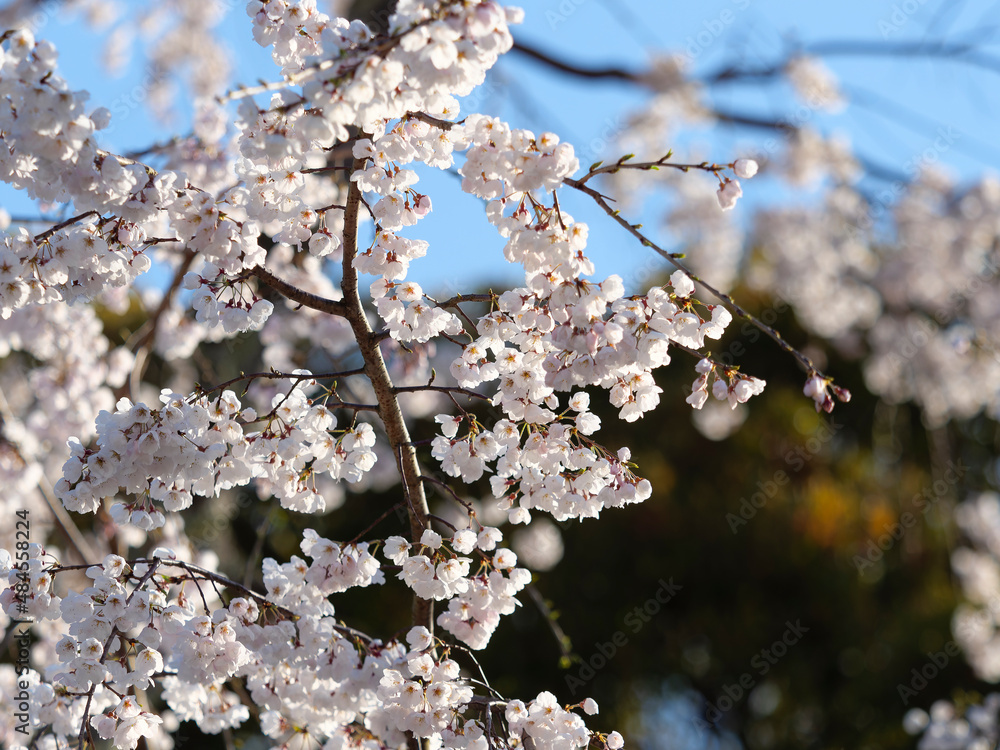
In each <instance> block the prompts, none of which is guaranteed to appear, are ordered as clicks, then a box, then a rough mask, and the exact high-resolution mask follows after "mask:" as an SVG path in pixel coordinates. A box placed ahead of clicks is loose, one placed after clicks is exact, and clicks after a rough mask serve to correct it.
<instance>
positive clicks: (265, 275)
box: [246, 266, 347, 318]
mask: <svg viewBox="0 0 1000 750" xmlns="http://www.w3.org/2000/svg"><path fill="white" fill-rule="evenodd" d="M246 273H247V274H248V275H250V276H256V277H257V278H258V279H260V280H261V281H262V282H263V283H265V284H267V286H269V287H271V288H272V289H273V290H274V291H276V292H278V293H279V294H280V295H281V296H282V297H285V298H287V299H290V300H292V302H298V303H299V304H300V305H302V306H303V307H309V308H311V309H313V310H319V311H320V312H324V313H326V314H328V315H338V316H340V317H342V318H343V317H347V306H346V305H345V304H344V302H342V301H340V300H333V299H327V298H326V297H320V296H319V295H318V294H312V293H311V292H306V291H304V290H302V289H299V288H298V287H297V286H292V285H291V284H289V283H288V282H287V281H285V280H283V279H279V278H278V277H277V276H275V275H274V274H273V273H271V272H270V271H268V270H267V269H266V268H264V267H263V266H255V267H254V268H251V269H249V270H248V271H247V272H246Z"/></svg>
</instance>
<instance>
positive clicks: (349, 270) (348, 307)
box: [341, 159, 434, 633]
mask: <svg viewBox="0 0 1000 750" xmlns="http://www.w3.org/2000/svg"><path fill="white" fill-rule="evenodd" d="M364 166H365V160H364V159H355V161H354V168H353V171H355V172H357V171H359V170H361V169H364ZM360 207H361V190H360V189H359V188H358V185H357V183H356V182H351V186H350V189H349V190H348V193H347V207H346V208H345V210H344V261H343V277H342V280H341V289H342V291H343V293H344V302H343V305H344V313H343V315H344V317H345V318H347V321H348V322H349V323H350V325H351V330H353V331H354V338H355V340H356V341H357V342H358V348H359V349H360V351H361V356H362V359H363V360H364V363H365V373H366V374H367V375H368V378H369V380H370V381H371V384H372V389H373V390H374V391H375V398H376V400H377V401H378V405H379V416H380V417H381V418H382V423H383V424H384V425H385V431H386V435H387V436H388V438H389V445H390V447H391V449H392V453H393V455H394V456H395V457H396V461H397V465H398V468H399V473H400V476H401V477H402V479H403V491H404V493H405V495H406V501H407V506H408V507H409V515H410V536H411V538H412V539H413V541H414V543H417V542H419V541H420V537H421V536H422V535H423V533H424V529H427V528H429V521H428V518H427V516H428V513H429V510H428V507H427V497H426V495H425V494H424V485H423V483H422V482H421V473H420V465H419V463H418V462H417V452H416V450H415V449H414V447H413V446H412V445H411V443H410V433H409V431H408V430H407V427H406V421H405V420H404V418H403V412H402V410H401V409H400V407H399V400H398V398H397V391H396V389H395V387H394V386H393V384H392V378H391V377H390V376H389V370H388V369H387V368H386V365H385V359H383V357H382V350H381V349H379V345H378V339H377V337H376V336H375V334H374V333H373V332H372V328H371V326H370V325H369V324H368V317H367V316H366V315H365V310H364V307H363V306H362V304H361V295H360V294H359V292H358V272H357V269H355V268H354V259H355V257H357V254H358V219H359V216H358V214H359V209H360ZM413 623H414V625H423V626H424V627H425V628H427V629H428V630H429V631H430V632H431V633H433V632H434V610H433V607H432V604H431V602H430V601H428V600H426V599H422V598H421V597H419V596H414V600H413Z"/></svg>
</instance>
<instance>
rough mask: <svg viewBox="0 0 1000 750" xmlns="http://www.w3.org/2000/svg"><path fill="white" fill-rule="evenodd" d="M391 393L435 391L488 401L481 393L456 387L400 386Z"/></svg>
mask: <svg viewBox="0 0 1000 750" xmlns="http://www.w3.org/2000/svg"><path fill="white" fill-rule="evenodd" d="M392 390H393V393H419V392H420V391H437V392H438V393H461V394H462V395H464V396H468V397H469V398H481V399H483V400H484V401H489V400H490V397H489V396H486V395H484V394H482V393H477V392H476V391H471V390H469V389H468V388H462V387H460V386H457V385H430V384H429V383H428V384H427V385H401V386H396V387H395V388H393V389H392Z"/></svg>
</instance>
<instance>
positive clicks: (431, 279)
mask: <svg viewBox="0 0 1000 750" xmlns="http://www.w3.org/2000/svg"><path fill="white" fill-rule="evenodd" d="M524 7H525V10H526V22H525V24H524V26H523V27H521V28H520V29H518V30H517V31H516V35H517V36H518V38H520V39H522V40H524V41H525V42H527V43H530V44H531V45H533V46H536V47H541V48H544V49H545V50H547V51H549V52H551V53H552V54H554V55H557V56H559V57H562V58H565V59H566V60H569V61H572V62H575V63H579V64H580V65H584V66H599V65H617V66H620V67H624V68H626V69H631V70H642V69H643V68H644V67H645V66H646V65H647V62H648V59H649V53H650V52H651V51H654V50H678V51H682V50H685V49H686V50H688V51H689V52H693V53H694V54H695V55H696V57H695V66H694V71H695V72H696V73H698V72H705V71H710V70H715V69H717V68H718V67H719V66H721V65H723V64H725V63H728V62H738V61H749V62H751V63H760V64H767V63H769V62H774V61H778V60H780V59H782V57H783V52H784V51H785V50H788V49H790V48H794V47H795V46H797V45H799V44H802V45H809V44H814V43H820V42H827V41H834V40H836V41H843V40H857V41H864V40H867V41H871V42H883V41H884V42H887V43H900V42H920V41H924V42H926V41H927V40H929V39H933V40H938V39H946V40H948V41H949V42H954V43H958V42H967V43H975V44H976V45H977V48H978V49H979V51H980V53H981V54H982V55H983V56H987V57H989V56H995V57H996V59H997V60H1000V45H998V44H996V43H995V39H996V38H997V32H996V29H997V24H998V23H1000V3H995V2H992V0H968V1H963V0H924V1H923V2H922V1H921V0H893V1H891V2H887V1H881V0H842V1H841V2H838V3H812V2H810V3H803V2H801V1H799V2H795V1H794V0H706V1H704V2H700V3H698V4H694V3H681V2H640V1H639V0H543V1H541V2H529V3H526V4H525V6H524ZM249 30H250V22H249V19H248V18H246V16H245V15H244V12H243V8H242V3H236V7H235V9H234V10H233V11H231V12H230V16H229V18H228V19H227V20H226V22H225V24H224V25H223V27H222V28H221V30H220V33H222V34H223V36H224V37H225V39H226V40H227V42H228V44H229V45H230V46H231V47H232V48H233V49H234V50H235V51H236V53H237V54H238V56H239V58H238V59H239V63H238V65H237V70H238V80H239V81H240V82H244V83H253V82H255V81H256V80H257V79H259V78H266V79H273V78H275V73H276V71H275V69H274V68H273V66H272V65H271V63H270V59H269V55H268V53H267V52H265V51H264V50H262V49H260V48H259V47H258V46H257V45H256V44H254V43H253V42H252V41H251V40H250V36H249ZM36 33H37V36H39V37H43V38H48V39H51V40H52V41H54V42H55V43H56V44H57V46H58V48H59V49H60V53H61V58H60V70H61V73H62V75H63V76H64V77H65V78H67V79H68V80H69V82H70V85H71V86H73V87H74V88H87V89H88V90H90V92H91V95H92V99H91V101H92V103H93V104H94V106H98V105H104V106H110V104H111V103H112V102H115V101H116V99H117V100H119V101H120V97H122V96H124V95H127V94H128V92H130V91H132V90H133V89H134V88H135V87H136V86H137V84H139V83H140V82H141V80H142V77H143V74H144V70H143V66H142V64H141V58H137V59H136V61H135V65H134V66H133V67H132V69H131V70H130V71H129V72H128V73H127V74H126V75H125V76H124V77H121V78H114V77H110V76H108V75H107V73H106V72H105V71H104V70H103V69H102V68H101V66H100V63H99V61H98V59H99V57H100V46H101V45H100V43H99V42H98V41H97V40H96V38H95V35H94V34H93V33H91V32H90V31H89V30H88V29H86V28H85V27H84V26H83V25H82V24H81V23H80V21H79V20H78V19H75V18H72V19H67V18H65V17H63V16H62V15H61V14H59V13H56V14H54V15H53V16H52V17H51V18H50V19H49V20H48V21H47V22H46V23H44V24H43V25H42V26H41V28H40V29H39V30H38V31H37V32H36ZM826 60H827V64H828V66H829V67H830V68H831V69H832V70H833V71H834V72H835V74H836V75H837V76H838V78H839V79H840V81H841V83H842V85H843V88H844V90H845V91H846V93H847V94H848V96H849V97H850V98H851V99H852V103H851V104H850V106H849V107H848V108H847V109H846V110H845V111H844V112H842V113H841V114H839V115H837V116H834V117H823V118H819V119H817V120H816V124H817V126H818V127H819V128H820V129H821V130H823V131H824V132H827V133H832V132H836V133H841V134H843V135H845V136H847V137H848V138H849V139H850V140H851V142H852V143H853V144H854V145H855V147H856V149H857V151H858V152H859V153H860V154H861V155H863V156H864V157H865V158H867V159H870V160H871V161H873V162H876V163H878V164H879V165H881V166H883V167H885V168H886V169H888V170H895V171H900V172H902V171H904V170H905V168H906V165H907V163H908V162H909V161H910V160H912V159H913V158H914V157H916V156H918V155H919V154H920V153H921V152H922V151H923V150H924V149H925V148H927V147H928V146H929V145H931V144H932V143H933V141H934V139H935V137H936V136H937V133H938V132H939V129H940V128H949V127H950V128H951V129H952V130H951V131H949V132H950V133H952V134H953V135H955V134H957V137H956V138H955V139H954V146H953V147H952V148H950V149H949V150H948V151H947V152H946V153H945V154H943V155H942V162H943V163H944V164H945V165H946V166H947V167H948V168H950V169H951V170H952V171H953V172H954V173H955V174H956V175H958V176H959V177H960V178H962V179H973V178H974V177H975V176H976V175H978V174H980V173H982V172H983V171H984V170H989V171H993V172H997V171H1000V143H997V139H996V134H997V133H998V132H1000V130H998V128H997V125H996V123H997V114H998V109H1000V64H997V67H996V68H995V69H992V70H991V69H987V67H984V66H977V65H974V64H969V63H960V62H956V61H948V60H943V59H935V58H930V57H925V56H906V57H902V56H872V55H839V56H834V57H829V58H826ZM984 65H985V66H988V65H989V63H988V62H987V63H985V64H984ZM493 81H494V88H493V93H492V94H490V95H488V96H486V97H483V98H481V100H480V102H481V103H480V107H481V109H482V110H483V111H487V112H490V113H493V114H500V115H501V116H503V117H505V118H506V119H508V120H509V121H510V122H511V123H512V124H513V125H515V126H518V127H526V128H529V129H532V130H534V131H536V132H541V131H542V130H552V131H555V132H557V133H559V134H560V135H561V136H562V138H563V139H564V140H568V141H571V142H573V143H575V144H578V151H582V152H587V153H589V152H590V150H591V149H590V146H589V144H591V143H592V142H594V141H595V139H597V140H600V139H601V134H602V131H605V130H606V129H607V128H608V123H609V122H611V123H614V122H616V121H618V118H619V117H620V116H621V115H622V114H624V113H626V112H627V111H628V110H629V109H632V108H634V107H636V106H638V105H639V103H640V102H641V101H642V98H643V97H644V96H645V92H644V91H642V90H638V89H636V88H634V87H630V86H628V85H627V84H623V83H621V82H607V81H596V82H594V81H581V80H579V79H573V78H568V77H566V76H564V75H560V74H554V73H552V72H550V71H549V70H547V69H545V68H543V67H542V66H540V65H539V64H537V63H534V62H531V61H528V60H525V59H524V58H522V57H518V56H516V55H515V54H513V53H512V54H510V55H508V56H506V57H505V58H504V59H503V60H502V61H501V63H500V65H499V66H498V67H497V69H496V75H495V77H494V79H493ZM715 101H716V102H717V103H718V104H720V105H726V106H727V107H729V108H730V109H740V110H741V111H744V112H747V113H749V114H755V115H760V116H764V117H767V116H775V117H780V116H782V114H783V113H785V112H787V111H788V109H787V108H788V107H789V105H790V102H791V100H790V97H789V93H788V90H787V88H782V87H774V86H766V87H757V88H750V87H739V89H736V88H730V89H727V90H725V91H720V92H719V93H718V96H717V98H716V100H715ZM187 115H188V113H187V112H184V111H178V113H177V117H176V120H177V122H176V123H175V125H176V127H175V128H170V127H165V126H164V124H163V123H160V122H158V121H156V120H154V119H152V118H151V117H149V116H148V114H147V113H146V112H144V111H143V110H136V111H135V112H133V113H132V114H130V115H129V117H127V118H126V119H125V121H124V122H121V123H120V124H118V125H117V127H116V129H115V132H114V134H113V135H114V143H112V144H110V145H111V146H112V147H114V148H116V149H118V150H121V151H125V150H129V149H132V148H136V147H141V146H144V145H147V144H149V143H152V142H155V141H157V140H160V139H163V138H165V137H168V136H169V135H170V134H171V133H172V132H176V131H177V130H181V131H183V130H184V129H185V125H184V120H185V119H186V117H187ZM736 136H738V138H736ZM766 137H767V136H766V135H765V134H764V133H761V132H759V131H758V132H754V131H742V132H740V133H735V132H733V131H728V132H727V131H720V132H717V133H711V134H708V135H707V136H703V137H702V140H701V143H702V144H703V145H704V146H705V147H707V149H708V151H709V153H711V155H712V158H713V159H714V160H717V161H729V160H731V159H732V158H735V157H736V156H739V154H740V151H739V149H740V148H741V147H742V146H746V147H748V148H750V149H752V148H753V147H754V143H755V141H756V142H760V141H763V139H765V138H766ZM671 145H673V144H664V151H666V149H667V148H669V147H670V146H671ZM617 155H618V154H608V156H610V157H611V158H614V157H615V156H617ZM594 158H600V155H597V156H595V157H594ZM589 161H590V160H589V159H588V163H589ZM584 166H586V164H585V165H584ZM425 187H426V188H427V192H429V193H430V194H431V196H432V198H433V199H434V201H435V206H436V210H435V213H434V214H432V216H431V217H429V218H428V219H426V220H425V221H424V222H423V223H422V224H421V225H419V226H418V227H416V228H414V229H415V231H414V234H415V235H417V236H421V237H424V238H425V239H428V240H429V241H430V242H431V250H430V252H429V254H428V257H427V258H426V259H423V260H421V261H418V262H416V263H415V264H414V265H413V270H412V272H411V278H415V279H416V280H418V281H420V282H421V283H423V284H424V286H425V288H427V289H429V290H432V291H434V290H436V291H438V292H439V293H445V292H447V291H450V290H456V291H457V290H458V289H465V290H468V283H469V281H470V280H472V281H475V282H485V281H487V280H493V281H494V283H497V282H499V283H503V282H505V281H506V282H514V283H517V282H518V281H519V280H520V278H519V276H518V274H517V273H516V270H515V269H513V268H511V267H509V266H508V265H507V264H506V263H505V262H504V261H503V258H502V254H501V247H502V243H501V241H500V239H499V238H498V237H497V236H496V235H495V233H494V232H493V230H492V229H491V228H490V227H489V226H488V225H487V224H486V223H485V220H483V219H482V209H481V206H480V204H479V202H478V201H476V200H473V199H470V198H467V197H463V196H461V195H460V193H459V191H458V189H457V181H456V180H455V178H454V177H451V176H449V175H437V176H436V177H434V178H433V179H431V177H430V176H429V177H428V178H427V181H426V182H425ZM878 188H879V185H878V184H877V183H873V184H872V186H871V189H873V190H877V189H878ZM744 192H745V195H746V197H745V198H744V200H743V201H742V202H741V203H740V205H739V206H738V207H737V209H736V211H737V212H739V215H740V216H744V217H745V216H746V215H747V214H748V212H749V211H750V210H751V209H752V207H753V206H754V205H760V204H762V203H766V202H768V201H774V200H783V199H785V198H786V196H785V195H784V194H781V193H779V192H778V191H777V189H776V188H775V187H773V186H768V184H767V181H766V180H757V181H755V182H753V183H750V184H748V185H745V186H744ZM448 196H452V197H454V199H455V203H454V205H455V206H456V207H457V209H458V210H452V211H445V210H443V209H444V204H445V203H446V202H447V201H446V198H447V197H448ZM800 198H801V196H800ZM805 199H808V197H806V198H805ZM0 201H2V202H3V204H4V205H5V206H7V207H8V208H9V210H11V212H12V213H15V214H21V213H24V212H26V211H27V208H26V205H25V204H24V203H23V202H22V201H21V200H19V199H18V198H15V197H14V196H12V194H11V191H10V190H9V189H8V188H3V189H2V190H0ZM578 205H579V204H578ZM570 210H571V211H573V212H574V215H575V217H576V218H577V219H584V220H588V221H589V223H590V224H591V251H590V255H591V257H592V258H593V259H594V260H595V262H596V263H597V266H598V268H597V274H598V275H599V276H602V277H603V276H604V275H607V274H608V273H613V272H619V273H623V275H625V274H626V273H627V271H628V268H629V267H631V266H635V265H638V264H641V263H643V262H647V261H648V260H649V255H648V251H644V250H643V249H642V248H640V247H638V245H637V244H636V243H635V242H634V241H629V240H627V239H626V238H625V237H624V235H622V233H621V231H620V230H619V229H617V228H616V227H614V226H613V225H612V224H611V223H610V221H608V220H607V219H605V218H604V217H603V216H601V215H599V212H598V211H597V210H596V207H595V208H594V209H589V208H584V207H583V206H582V205H581V206H580V207H579V208H578V207H576V206H574V207H573V208H571V209H570ZM635 218H636V219H637V220H640V219H641V220H645V221H647V222H648V224H647V226H648V227H649V228H650V230H651V231H652V232H653V233H654V235H655V234H656V232H657V231H658V230H657V229H655V228H654V225H655V224H656V222H655V217H653V216H652V215H649V216H644V217H635ZM660 239H662V236H661V237H660Z"/></svg>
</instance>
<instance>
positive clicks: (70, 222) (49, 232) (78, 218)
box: [35, 211, 101, 244]
mask: <svg viewBox="0 0 1000 750" xmlns="http://www.w3.org/2000/svg"><path fill="white" fill-rule="evenodd" d="M88 216H96V217H97V218H98V219H99V218H101V214H100V213H99V212H97V211H85V212H84V213H82V214H80V215H79V216H74V217H73V218H72V219H66V221H62V222H60V223H58V224H56V225H55V226H54V227H52V228H50V229H46V230H45V231H44V232H42V233H41V234H36V235H35V244H38V243H39V242H44V241H45V240H47V239H48V238H49V237H51V236H52V235H53V234H55V233H56V232H58V231H59V230H60V229H65V228H66V227H68V226H71V225H73V224H76V223H77V222H78V221H83V220H84V219H86V218H87V217H88Z"/></svg>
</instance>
